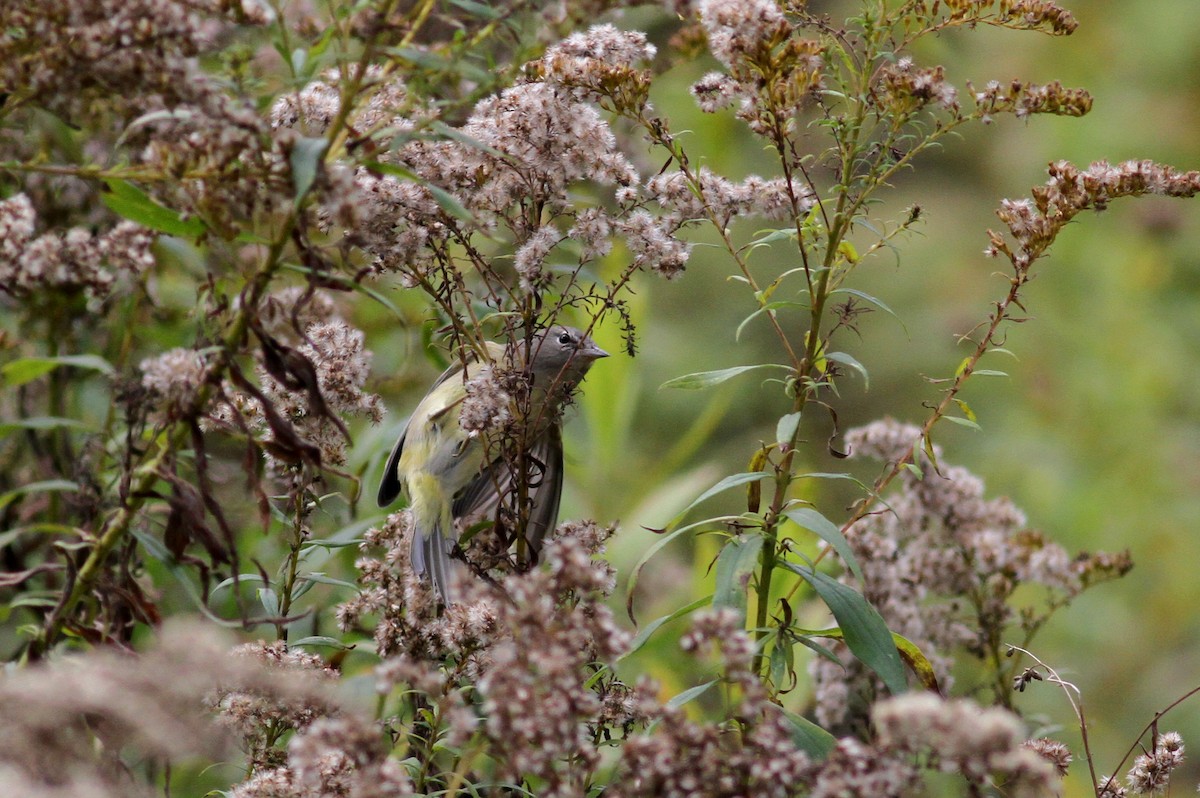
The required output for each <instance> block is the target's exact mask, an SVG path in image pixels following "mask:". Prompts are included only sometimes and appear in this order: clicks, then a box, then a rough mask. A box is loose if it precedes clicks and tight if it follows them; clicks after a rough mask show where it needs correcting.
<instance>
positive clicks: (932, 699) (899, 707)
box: [871, 693, 1058, 798]
mask: <svg viewBox="0 0 1200 798" xmlns="http://www.w3.org/2000/svg"><path fill="white" fill-rule="evenodd" d="M871 719H872V721H873V722H874V725H875V730H876V739H875V745H876V746H877V747H878V748H880V749H882V750H885V751H892V752H907V753H909V754H921V753H925V752H928V753H930V754H932V756H933V762H935V763H936V765H937V767H939V768H940V769H942V770H945V771H948V772H953V773H959V774H961V775H962V776H963V777H964V778H966V779H967V780H968V781H969V782H970V783H972V784H977V785H982V784H987V783H988V781H989V779H993V778H995V779H997V780H998V781H999V782H1000V783H1002V784H1003V785H1004V790H1005V793H1006V794H1007V795H1012V796H1018V797H1019V798H1040V797H1041V796H1050V795H1055V794H1056V788H1057V786H1058V774H1057V773H1056V772H1055V768H1054V766H1053V765H1052V764H1051V763H1050V762H1048V761H1047V760H1046V759H1045V758H1044V757H1042V756H1040V755H1039V754H1038V753H1036V752H1035V751H1032V750H1030V749H1029V748H1028V747H1026V746H1025V744H1024V742H1025V736H1024V729H1023V728H1022V723H1021V721H1020V719H1019V718H1018V717H1017V716H1016V715H1014V714H1012V713H1011V712H1008V711H1007V710H1004V709H1001V708H1000V707H988V708H986V709H981V708H980V707H979V706H977V705H976V704H974V703H972V702H970V701H965V700H945V699H943V698H940V697H939V696H937V695H934V694H932V693H910V694H907V695H903V696H898V697H896V698H891V699H888V700H886V701H880V702H879V703H878V704H876V705H875V707H874V708H873V709H872V711H871Z"/></svg>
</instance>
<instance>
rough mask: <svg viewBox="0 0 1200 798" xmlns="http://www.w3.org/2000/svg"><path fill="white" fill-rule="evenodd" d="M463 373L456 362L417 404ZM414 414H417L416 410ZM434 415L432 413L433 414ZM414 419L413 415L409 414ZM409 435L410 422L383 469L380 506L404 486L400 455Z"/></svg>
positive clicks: (380, 485) (397, 440) (378, 495)
mask: <svg viewBox="0 0 1200 798" xmlns="http://www.w3.org/2000/svg"><path fill="white" fill-rule="evenodd" d="M461 373H462V363H454V364H452V365H451V366H450V367H449V368H448V369H446V370H445V371H443V372H442V374H441V376H439V377H438V378H437V381H436V382H434V383H433V385H431V386H429V390H428V391H427V392H426V393H425V397H424V398H422V399H421V402H420V403H419V404H418V405H417V407H418V408H420V407H421V405H422V404H424V403H425V400H426V399H428V398H429V395H430V394H431V393H433V392H434V391H436V390H437V389H438V387H439V386H440V385H441V384H442V383H444V382H445V381H446V380H448V379H450V378H451V377H453V376H454V375H455V374H461ZM447 409H449V408H442V410H441V411H439V414H440V413H444V412H445V411H446V410H447ZM413 415H416V413H415V412H414V413H413ZM431 415H432V414H431ZM409 419H410V420H411V419H412V416H409ZM407 436H408V422H406V423H405V424H404V429H403V430H401V431H400V437H399V438H397V439H396V445H395V446H393V447H392V453H391V454H390V455H388V460H387V465H386V466H384V469H383V479H381V480H380V481H379V493H378V494H377V495H376V497H375V498H376V501H377V502H379V506H380V507H387V506H388V505H389V504H391V503H392V502H394V501H396V497H397V496H399V495H400V489H401V487H403V486H402V485H401V484H400V455H402V454H403V453H404V439H405V438H406V437H407Z"/></svg>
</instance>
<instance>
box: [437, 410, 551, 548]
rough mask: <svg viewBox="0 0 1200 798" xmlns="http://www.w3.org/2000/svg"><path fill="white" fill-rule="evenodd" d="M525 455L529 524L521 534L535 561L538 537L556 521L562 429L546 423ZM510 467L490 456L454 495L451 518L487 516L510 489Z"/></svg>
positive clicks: (494, 510)
mask: <svg viewBox="0 0 1200 798" xmlns="http://www.w3.org/2000/svg"><path fill="white" fill-rule="evenodd" d="M527 456H528V458H529V460H530V467H529V468H530V475H529V483H530V484H531V485H532V489H531V490H530V494H531V495H530V509H529V524H528V525H527V526H526V529H525V538H526V540H527V541H528V542H529V549H530V552H531V554H532V558H533V561H534V562H536V561H537V556H538V552H540V551H541V548H542V540H543V539H544V538H545V537H546V535H547V534H548V533H549V532H550V531H551V530H553V529H554V527H555V526H557V524H558V505H559V503H560V502H561V500H562V479H563V449H562V429H561V428H560V427H559V425H558V424H552V425H550V429H548V430H546V434H544V435H542V436H541V437H539V438H538V439H537V440H536V441H534V443H533V446H532V447H530V450H529V452H528V453H527ZM512 485H513V476H512V470H511V469H510V468H509V466H508V464H507V463H506V462H505V461H504V460H500V459H498V460H493V461H492V462H491V463H490V464H488V466H487V467H486V468H484V469H483V470H482V471H480V472H479V475H478V476H476V477H475V479H473V480H472V481H471V483H470V484H468V485H467V486H466V487H465V488H463V489H462V490H460V491H459V492H458V495H457V496H455V497H454V505H453V513H454V517H455V518H491V517H494V516H495V514H496V508H497V506H499V504H500V497H501V496H505V495H507V494H508V493H509V492H511V491H512Z"/></svg>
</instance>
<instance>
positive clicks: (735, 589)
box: [712, 535, 763, 624]
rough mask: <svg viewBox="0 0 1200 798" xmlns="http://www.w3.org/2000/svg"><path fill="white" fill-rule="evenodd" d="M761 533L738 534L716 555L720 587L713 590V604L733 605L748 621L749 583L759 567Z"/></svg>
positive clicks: (739, 615)
mask: <svg viewBox="0 0 1200 798" xmlns="http://www.w3.org/2000/svg"><path fill="white" fill-rule="evenodd" d="M762 547H763V539H762V536H761V535H739V536H738V537H736V538H734V539H733V540H731V541H729V542H728V543H726V544H725V547H724V548H722V549H721V553H720V554H719V555H718V556H717V589H716V592H714V593H713V600H712V603H713V606H714V607H731V608H733V609H735V610H737V612H738V617H740V618H741V620H742V623H743V624H744V623H745V621H746V586H747V585H748V584H749V582H750V577H751V575H753V574H754V570H755V569H756V568H757V567H758V555H759V552H761V551H762Z"/></svg>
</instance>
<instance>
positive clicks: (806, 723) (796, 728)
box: [779, 708, 837, 762]
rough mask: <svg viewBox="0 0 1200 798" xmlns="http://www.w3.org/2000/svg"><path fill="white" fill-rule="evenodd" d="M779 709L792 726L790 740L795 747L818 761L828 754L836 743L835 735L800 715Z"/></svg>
mask: <svg viewBox="0 0 1200 798" xmlns="http://www.w3.org/2000/svg"><path fill="white" fill-rule="evenodd" d="M779 711H780V712H782V713H783V716H784V717H785V718H787V722H788V725H789V726H791V727H792V742H793V743H794V744H795V746H796V747H797V748H799V749H800V750H801V751H803V752H805V753H806V754H808V755H809V756H810V757H812V758H813V759H814V760H816V761H818V762H819V761H820V760H822V759H824V758H825V757H827V756H829V752H830V751H832V750H833V749H834V746H836V745H837V738H836V737H834V736H833V735H832V734H830V733H829V732H827V731H825V730H824V729H822V728H821V727H820V726H818V725H817V724H815V723H813V722H812V721H811V720H809V719H808V718H805V717H803V716H802V715H797V714H796V713H794V712H788V711H787V710H786V709H783V708H780V709H779Z"/></svg>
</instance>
